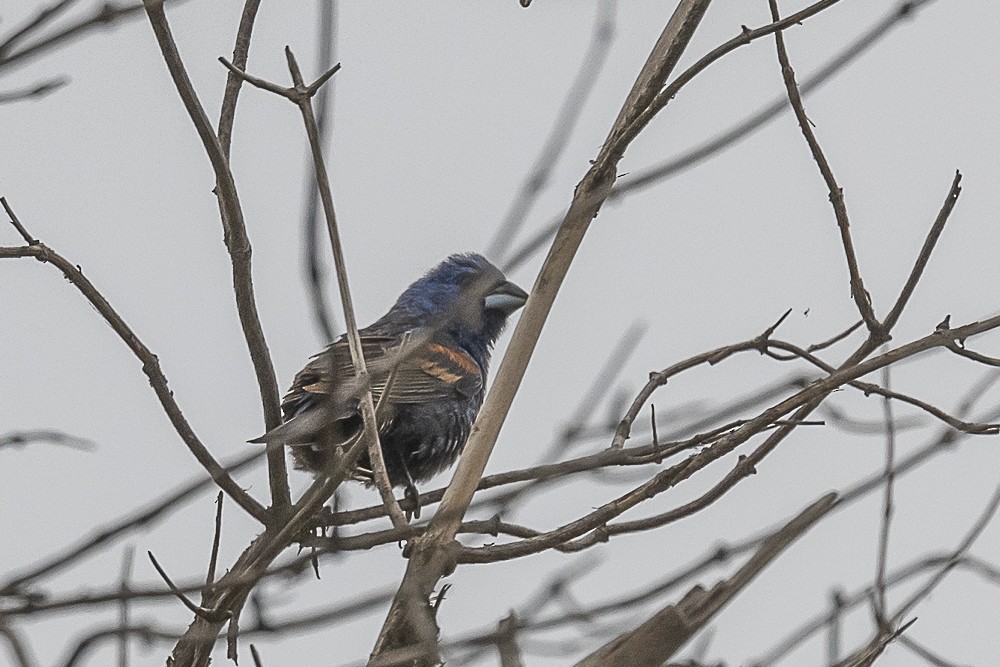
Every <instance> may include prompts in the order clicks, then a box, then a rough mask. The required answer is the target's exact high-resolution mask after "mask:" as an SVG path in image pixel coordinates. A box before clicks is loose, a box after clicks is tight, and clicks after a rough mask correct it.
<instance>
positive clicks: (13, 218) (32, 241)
mask: <svg viewBox="0 0 1000 667" xmlns="http://www.w3.org/2000/svg"><path fill="white" fill-rule="evenodd" d="M0 204H2V205H3V210H4V211H6V212H7V217H8V218H9V219H10V224H12V225H13V226H14V229H16V230H17V233H18V234H20V235H21V238H22V239H24V242H25V243H27V244H28V245H37V244H38V239H36V238H35V237H33V236H32V235H31V234H29V233H28V230H27V229H25V228H24V225H22V224H21V221H20V220H19V219H18V217H17V214H16V213H14V209H12V208H11V207H10V204H8V203H7V198H6V197H0Z"/></svg>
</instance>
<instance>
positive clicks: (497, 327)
mask: <svg viewBox="0 0 1000 667" xmlns="http://www.w3.org/2000/svg"><path fill="white" fill-rule="evenodd" d="M527 299H528V295H527V293H525V291H524V290H522V289H521V288H520V287H518V286H517V285H515V284H514V283H512V282H509V281H508V280H507V279H506V278H505V277H504V275H503V273H502V272H501V271H500V269H498V268H497V267H495V266H493V264H491V263H490V262H489V261H488V260H487V259H486V258H485V257H483V256H482V255H477V254H475V253H467V254H462V255H452V256H451V257H449V258H448V259H446V260H444V261H443V262H441V263H440V264H438V265H437V266H436V267H434V268H433V269H431V270H430V271H428V272H427V274H426V275H424V276H423V277H422V278H420V279H419V280H417V281H416V282H415V283H413V284H412V285H410V286H409V287H408V288H406V291H404V292H403V293H402V294H401V295H400V297H399V299H398V300H397V301H396V305H394V306H393V307H392V309H391V310H390V311H389V313H387V314H386V316H385V318H383V319H389V318H396V319H398V318H403V319H405V320H408V321H409V322H411V323H413V324H415V325H418V326H431V327H441V329H442V331H444V332H447V333H448V334H450V335H451V336H452V337H453V338H454V339H455V342H457V343H458V344H459V345H461V346H462V347H463V348H465V349H466V350H467V351H468V352H469V353H470V354H473V355H475V356H477V358H479V359H480V360H481V361H483V362H485V360H486V359H487V358H488V355H489V350H490V348H491V347H492V346H493V343H495V342H496V339H497V338H498V337H499V336H500V333H501V332H502V331H503V328H504V325H505V324H506V323H507V316H508V315H510V314H511V313H513V312H514V311H515V310H517V309H518V308H520V307H521V306H523V305H524V302H525V301H526V300H527Z"/></svg>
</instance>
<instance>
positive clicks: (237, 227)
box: [143, 0, 291, 514]
mask: <svg viewBox="0 0 1000 667" xmlns="http://www.w3.org/2000/svg"><path fill="white" fill-rule="evenodd" d="M143 6H144V7H145V9H146V14H147V16H148V17H149V22H150V25H151V26H152V28H153V33H154V34H155V35H156V41H157V43H158V44H159V46H160V52H161V53H162V54H163V59H164V61H165V62H166V65H167V69H168V70H169V71H170V76H171V78H172V79H173V81H174V86H175V87H176V88H177V92H178V93H179V94H180V97H181V101H182V102H183V103H184V107H185V109H187V112H188V116H189V117H190V118H191V121H192V122H193V123H194V126H195V129H196V130H197V131H198V136H199V137H200V138H201V142H202V145H203V146H204V148H205V152H206V153H207V154H208V158H209V161H210V162H211V163H212V169H213V170H214V172H215V179H216V188H215V191H216V195H217V196H218V198H219V208H220V210H221V211H222V224H223V227H224V231H225V234H224V240H225V243H226V249H227V250H228V251H229V256H230V259H231V260H232V265H233V288H234V291H235V293H236V309H237V311H238V312H239V316H240V323H241V324H242V326H243V335H244V337H245V338H246V342H247V347H248V349H249V351H250V358H251V360H252V361H253V366H254V370H255V371H256V375H257V385H258V387H259V389H260V396H261V401H262V403H263V406H264V421H265V424H266V426H267V428H268V429H271V428H274V427H275V426H277V425H278V424H280V423H281V407H280V403H279V399H278V383H277V380H276V379H275V376H274V366H273V365H272V363H271V352H270V351H269V350H268V348H267V341H266V340H265V339H264V331H263V329H262V328H261V326H260V317H259V316H258V314H257V303H256V299H255V297H254V291H253V274H252V270H251V263H250V256H251V252H252V251H251V247H250V239H249V237H248V236H247V231H246V223H245V222H244V220H243V209H242V208H241V206H240V200H239V195H238V193H237V191H236V182H235V181H234V180H233V173H232V171H231V170H230V169H229V159H228V157H227V152H226V150H224V149H223V146H222V143H221V141H220V139H219V137H218V136H216V133H215V130H213V129H212V124H211V122H210V121H209V120H208V116H207V115H206V114H205V109H204V108H203V107H202V105H201V102H200V101H199V100H198V95H197V93H196V92H195V90H194V87H193V86H192V85H191V80H190V79H189V78H188V75H187V72H186V71H185V69H184V63H183V62H182V60H181V57H180V53H179V52H178V51H177V45H176V44H175V43H174V39H173V36H172V35H171V33H170V25H169V24H168V23H167V15H166V13H165V12H164V11H163V0H143ZM249 25H252V17H251V18H250V19H249ZM245 39H246V40H247V42H246V43H245V44H244V47H245V48H249V41H248V40H249V29H247V31H246V34H245ZM239 48H240V46H239V45H238V46H237V49H238V50H239ZM231 99H232V109H233V112H232V113H235V104H236V98H235V92H234V93H233V95H232V96H231ZM227 108H229V107H227ZM223 120H224V121H225V120H226V118H224V119H223ZM231 122H232V121H231V120H230V121H229V122H228V123H227V124H228V125H231ZM268 479H269V483H270V487H271V502H272V504H273V506H274V508H275V509H276V510H278V511H279V514H280V513H281V512H283V511H284V510H286V509H287V507H288V506H289V504H290V503H291V496H290V494H289V491H288V475H287V471H286V469H285V455H284V450H283V449H281V447H280V445H277V444H276V445H274V446H271V445H268Z"/></svg>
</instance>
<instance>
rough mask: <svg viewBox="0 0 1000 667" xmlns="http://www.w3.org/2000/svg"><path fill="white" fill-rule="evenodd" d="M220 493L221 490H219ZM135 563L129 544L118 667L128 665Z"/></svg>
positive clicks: (123, 578)
mask: <svg viewBox="0 0 1000 667" xmlns="http://www.w3.org/2000/svg"><path fill="white" fill-rule="evenodd" d="M219 495H220V496H221V495H222V492H221V491H220V492H219ZM134 563H135V547H133V546H129V547H127V548H126V549H125V553H124V554H123V555H122V570H121V578H120V582H119V586H118V590H119V591H120V592H121V596H122V597H121V600H120V601H119V603H118V627H119V629H120V630H121V632H120V633H119V635H118V667H128V666H129V655H128V640H129V633H128V632H127V629H128V628H129V626H130V625H131V619H130V614H129V594H128V593H129V581H130V580H131V579H132V565H133V564H134Z"/></svg>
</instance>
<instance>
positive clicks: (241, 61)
mask: <svg viewBox="0 0 1000 667" xmlns="http://www.w3.org/2000/svg"><path fill="white" fill-rule="evenodd" d="M259 8H260V0H247V1H246V4H245V5H243V14H242V15H241V16H240V27H239V28H238V29H237V30H236V46H235V47H233V64H234V65H236V66H237V67H239V68H240V69H246V68H247V59H248V58H249V54H250V36H251V35H252V33H253V24H254V21H255V20H256V19H257V10H258V9H259ZM242 86H243V79H241V78H240V77H238V76H236V75H235V74H233V73H232V72H230V73H229V76H228V77H227V78H226V91H225V93H223V95H222V111H221V112H220V113H219V131H218V135H219V145H220V146H221V147H222V153H223V155H225V156H226V159H227V160H228V159H229V154H230V147H231V145H232V141H233V123H234V122H235V120H236V102H237V100H238V99H239V96H240V88H241V87H242ZM219 203H220V205H221V203H222V202H221V200H220V202H219Z"/></svg>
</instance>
